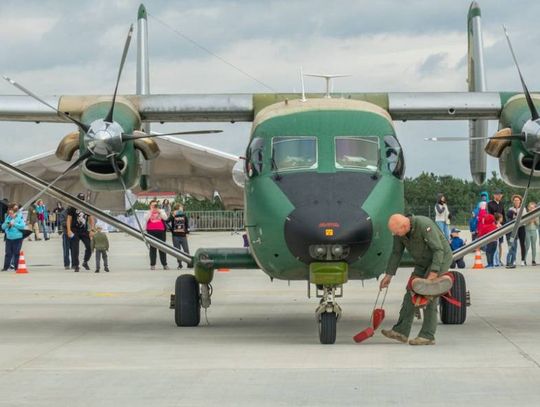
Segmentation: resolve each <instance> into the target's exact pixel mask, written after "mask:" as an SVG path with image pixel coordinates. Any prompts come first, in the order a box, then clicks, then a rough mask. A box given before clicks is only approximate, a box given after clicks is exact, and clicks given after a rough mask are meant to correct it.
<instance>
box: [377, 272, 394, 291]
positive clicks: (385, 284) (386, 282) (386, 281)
mask: <svg viewBox="0 0 540 407" xmlns="http://www.w3.org/2000/svg"><path fill="white" fill-rule="evenodd" d="M391 281H392V276H391V275H389V274H385V275H384V277H383V279H382V280H381V283H380V284H379V288H380V289H381V290H382V289H383V288H386V287H388V286H389V285H390V282H391Z"/></svg>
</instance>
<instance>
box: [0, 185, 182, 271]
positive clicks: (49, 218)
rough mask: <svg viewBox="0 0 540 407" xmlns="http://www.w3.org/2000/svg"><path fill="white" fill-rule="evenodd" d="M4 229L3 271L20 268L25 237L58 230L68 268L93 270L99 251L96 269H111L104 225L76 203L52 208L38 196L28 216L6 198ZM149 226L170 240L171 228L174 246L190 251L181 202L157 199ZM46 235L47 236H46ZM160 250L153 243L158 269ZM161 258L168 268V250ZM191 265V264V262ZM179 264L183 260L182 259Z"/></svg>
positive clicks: (152, 204)
mask: <svg viewBox="0 0 540 407" xmlns="http://www.w3.org/2000/svg"><path fill="white" fill-rule="evenodd" d="M77 198H78V199H80V200H82V201H84V200H85V194H83V193H79V194H78V195H77ZM2 205H3V206H2V218H3V222H2V230H3V231H4V233H5V258H4V265H3V268H2V271H8V270H17V267H18V259H19V254H20V252H21V249H22V245H23V240H24V239H25V238H28V240H32V235H33V238H34V240H35V241H40V240H45V241H47V240H50V236H51V234H54V233H58V234H59V235H60V236H61V239H62V255H63V262H64V268H65V269H66V270H73V271H74V272H79V271H80V269H81V266H82V267H83V268H84V269H85V270H90V265H89V261H90V259H91V257H92V253H95V262H96V267H95V273H99V272H100V270H101V263H103V270H104V271H105V272H109V271H110V269H109V258H108V251H109V239H108V238H107V234H106V233H104V232H103V230H102V228H101V227H99V226H97V225H96V222H95V219H94V218H93V216H91V215H89V214H87V213H85V212H84V211H82V210H80V209H77V208H75V207H64V206H63V205H62V203H61V202H58V203H57V204H56V207H55V208H54V209H53V210H52V211H49V210H48V208H47V206H46V205H45V203H44V202H43V200H41V199H38V200H36V201H34V202H32V203H30V204H29V205H28V208H27V215H26V219H24V217H23V211H22V209H24V208H21V205H20V204H18V203H15V202H13V203H7V202H6V201H5V200H4V201H2ZM144 219H145V222H146V223H145V230H146V232H147V233H148V234H149V235H152V236H154V237H156V238H158V239H160V240H162V241H166V235H167V231H169V232H170V233H171V237H172V242H173V245H174V247H176V248H178V249H179V250H182V251H183V252H184V253H187V254H189V246H188V240H187V235H188V234H189V219H188V217H187V215H186V214H185V212H184V208H183V206H182V205H181V204H180V203H174V205H171V203H170V202H169V200H167V199H165V200H164V201H163V203H160V202H159V201H156V200H153V201H151V202H150V209H149V210H148V211H147V212H146V214H145V217H144ZM42 236H43V238H42ZM81 243H82V246H83V247H84V254H83V259H82V263H81V262H80V260H79V255H80V253H79V252H80V246H81ZM156 254H157V250H156V249H155V248H154V247H150V250H149V258H150V269H151V270H155V267H156ZM159 258H160V262H161V265H162V266H163V268H164V269H165V270H167V269H169V267H168V265H167V255H166V253H164V252H162V251H160V252H159ZM188 266H189V265H188ZM178 268H179V269H180V268H182V262H181V261H180V260H178Z"/></svg>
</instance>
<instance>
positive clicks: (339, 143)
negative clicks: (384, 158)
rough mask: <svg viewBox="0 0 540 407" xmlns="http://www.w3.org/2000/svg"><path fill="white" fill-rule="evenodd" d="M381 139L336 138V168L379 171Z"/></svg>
mask: <svg viewBox="0 0 540 407" xmlns="http://www.w3.org/2000/svg"><path fill="white" fill-rule="evenodd" d="M378 165H379V139H378V138H377V137H369V136H368V137H354V136H346V137H345V136H344V137H336V168H358V169H366V170H370V171H377V168H378Z"/></svg>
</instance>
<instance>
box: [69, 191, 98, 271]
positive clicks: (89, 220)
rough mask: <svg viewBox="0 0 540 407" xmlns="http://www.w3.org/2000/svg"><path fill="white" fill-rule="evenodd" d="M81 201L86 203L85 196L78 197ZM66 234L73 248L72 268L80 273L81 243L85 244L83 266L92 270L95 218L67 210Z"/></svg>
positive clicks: (81, 212) (80, 212) (72, 209)
mask: <svg viewBox="0 0 540 407" xmlns="http://www.w3.org/2000/svg"><path fill="white" fill-rule="evenodd" d="M77 198H79V199H80V200H81V201H84V194H83V193H80V194H78V195H77ZM66 229H67V230H66V233H67V237H68V239H69V240H70V248H71V266H72V267H73V269H74V271H75V272H76V273H78V272H79V270H80V269H79V241H82V242H83V244H84V260H83V264H82V266H83V267H84V268H85V269H86V270H90V267H89V266H88V260H90V257H91V256H92V250H91V246H90V232H93V230H94V218H93V217H92V216H90V215H88V214H86V213H84V212H83V211H81V210H80V209H77V208H74V207H73V206H70V207H69V208H68V209H67V220H66Z"/></svg>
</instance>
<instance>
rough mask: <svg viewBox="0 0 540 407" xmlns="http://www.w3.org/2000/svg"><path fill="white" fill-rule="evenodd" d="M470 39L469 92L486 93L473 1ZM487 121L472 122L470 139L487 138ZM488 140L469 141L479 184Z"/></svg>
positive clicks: (477, 15) (478, 16) (479, 30)
mask: <svg viewBox="0 0 540 407" xmlns="http://www.w3.org/2000/svg"><path fill="white" fill-rule="evenodd" d="M467 37H468V42H469V46H468V55H467V60H468V68H469V69H468V80H467V81H468V83H469V92H485V91H486V75H485V71H484V50H483V41H482V25H481V14H480V6H479V5H478V3H477V2H475V1H473V2H472V3H471V6H470V8H469V14H468V16H467ZM487 135H488V122H487V120H470V121H469V137H471V138H472V137H487ZM485 145H486V140H469V163H470V167H471V175H472V178H473V180H474V182H476V183H477V184H482V183H483V182H484V181H485V179H486V153H485V152H484V147H485Z"/></svg>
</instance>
